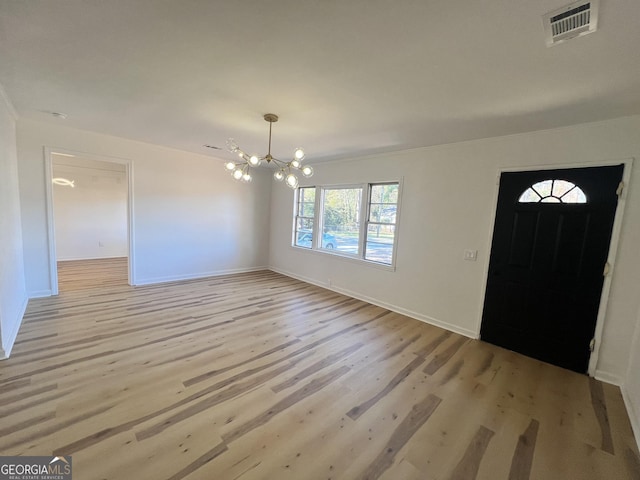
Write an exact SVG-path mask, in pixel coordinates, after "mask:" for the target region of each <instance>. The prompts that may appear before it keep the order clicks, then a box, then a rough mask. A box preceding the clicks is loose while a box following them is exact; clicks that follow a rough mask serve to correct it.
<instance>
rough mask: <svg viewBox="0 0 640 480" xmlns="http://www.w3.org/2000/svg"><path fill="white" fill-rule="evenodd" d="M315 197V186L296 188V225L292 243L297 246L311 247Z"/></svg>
mask: <svg viewBox="0 0 640 480" xmlns="http://www.w3.org/2000/svg"><path fill="white" fill-rule="evenodd" d="M315 198H316V187H304V188H299V189H298V206H297V209H296V227H295V235H294V237H293V244H294V245H296V246H298V247H305V248H311V247H312V244H313V222H314V216H315Z"/></svg>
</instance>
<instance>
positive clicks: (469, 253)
mask: <svg viewBox="0 0 640 480" xmlns="http://www.w3.org/2000/svg"><path fill="white" fill-rule="evenodd" d="M464 259H465V260H469V261H470V262H475V261H476V260H477V259H478V251H477V250H465V251H464Z"/></svg>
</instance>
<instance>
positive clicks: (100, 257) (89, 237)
mask: <svg viewBox="0 0 640 480" xmlns="http://www.w3.org/2000/svg"><path fill="white" fill-rule="evenodd" d="M48 162H49V167H50V168H49V169H48V171H49V172H50V174H51V179H50V187H51V188H50V196H49V205H50V208H49V218H50V224H49V231H50V257H51V262H50V268H51V284H52V294H53V295H56V294H58V293H59V292H60V291H72V290H80V289H87V288H100V287H107V286H117V285H127V284H129V285H131V284H132V281H131V272H132V268H131V264H132V262H131V254H130V251H131V241H130V231H131V226H130V199H129V196H130V165H129V164H128V162H126V161H122V162H120V161H109V160H105V159H103V158H99V159H98V158H95V157H93V156H88V155H84V154H79V153H73V154H72V153H69V152H66V151H61V152H58V151H51V152H49V155H48Z"/></svg>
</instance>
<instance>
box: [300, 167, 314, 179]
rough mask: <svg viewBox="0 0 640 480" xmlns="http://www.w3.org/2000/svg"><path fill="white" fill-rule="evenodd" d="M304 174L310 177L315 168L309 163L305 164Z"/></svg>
mask: <svg viewBox="0 0 640 480" xmlns="http://www.w3.org/2000/svg"><path fill="white" fill-rule="evenodd" d="M302 175H304V176H305V177H307V178H309V177H310V176H311V175H313V168H311V167H310V166H309V165H305V166H304V167H302Z"/></svg>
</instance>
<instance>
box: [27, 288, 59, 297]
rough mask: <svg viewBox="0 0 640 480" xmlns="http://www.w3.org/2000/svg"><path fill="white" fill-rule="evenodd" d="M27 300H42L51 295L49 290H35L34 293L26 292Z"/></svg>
mask: <svg viewBox="0 0 640 480" xmlns="http://www.w3.org/2000/svg"><path fill="white" fill-rule="evenodd" d="M28 295H29V298H44V297H50V296H51V295H53V293H52V292H51V290H36V291H35V292H28Z"/></svg>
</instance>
